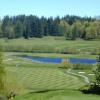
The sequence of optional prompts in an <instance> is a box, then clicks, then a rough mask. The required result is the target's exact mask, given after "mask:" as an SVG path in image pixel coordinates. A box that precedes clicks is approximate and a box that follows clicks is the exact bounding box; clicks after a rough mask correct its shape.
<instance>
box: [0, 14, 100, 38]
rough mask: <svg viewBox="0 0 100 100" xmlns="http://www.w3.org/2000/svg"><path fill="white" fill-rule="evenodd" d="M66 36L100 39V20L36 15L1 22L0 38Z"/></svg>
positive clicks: (16, 17)
mask: <svg viewBox="0 0 100 100" xmlns="http://www.w3.org/2000/svg"><path fill="white" fill-rule="evenodd" d="M48 35H49V36H65V37H66V39H71V40H75V39H77V38H82V39H86V40H89V39H97V38H99V39H100V20H97V19H96V18H91V17H80V16H74V15H73V16H70V15H66V16H64V17H62V18H60V17H59V16H57V17H55V18H53V17H49V18H46V17H44V16H42V17H41V18H39V17H37V16H34V15H29V16H25V15H18V16H12V17H10V16H5V17H4V18H3V19H2V20H0V38H8V39H13V38H20V37H24V38H25V39H28V38H32V37H38V38H42V37H43V36H48Z"/></svg>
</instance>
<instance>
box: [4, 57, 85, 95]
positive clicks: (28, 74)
mask: <svg viewBox="0 0 100 100" xmlns="http://www.w3.org/2000/svg"><path fill="white" fill-rule="evenodd" d="M15 60H16V61H15ZM27 62H28V61H27ZM27 62H25V61H24V60H21V61H20V60H19V59H16V58H13V60H12V61H10V62H9V61H8V62H6V65H7V66H8V67H6V68H5V70H6V76H7V79H6V83H7V87H8V90H9V85H12V87H11V88H10V89H11V90H13V91H16V92H18V93H19V92H23V93H24V91H25V92H26V91H27V92H35V91H41V90H42V91H45V90H59V89H62V90H63V89H79V88H80V87H81V86H83V85H84V82H82V81H80V80H79V79H78V78H77V77H75V76H71V75H68V74H67V73H66V74H65V73H64V72H63V70H61V69H59V68H57V67H59V66H60V65H58V64H50V65H49V66H48V64H42V63H40V64H39V63H33V62H31V61H30V62H31V63H30V64H28V63H29V62H28V63H27ZM55 66H57V67H55ZM70 83H72V84H70ZM78 83H80V84H78ZM18 89H19V90H18ZM11 90H10V91H11ZM21 90H22V91H21Z"/></svg>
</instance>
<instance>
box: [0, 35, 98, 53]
mask: <svg viewBox="0 0 100 100" xmlns="http://www.w3.org/2000/svg"><path fill="white" fill-rule="evenodd" d="M0 42H2V44H3V47H4V48H5V51H14V52H16V51H21V52H24V51H26V52H47V53H51V52H52V53H69V54H76V53H77V54H78V53H92V54H95V53H97V52H98V51H99V50H100V46H99V45H97V44H98V43H100V41H99V40H95V41H84V40H76V41H69V40H65V39H64V38H63V37H51V36H49V37H44V38H41V39H40V38H31V39H28V40H26V39H23V38H20V39H10V40H5V39H0Z"/></svg>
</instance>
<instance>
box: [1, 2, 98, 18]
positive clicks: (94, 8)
mask: <svg viewBox="0 0 100 100" xmlns="http://www.w3.org/2000/svg"><path fill="white" fill-rule="evenodd" d="M20 14H25V15H30V14H32V15H37V16H38V17H41V16H45V17H50V16H53V17H56V16H58V15H59V16H60V17H62V16H65V15H67V14H69V15H77V16H82V17H84V16H88V17H90V16H91V17H94V16H98V15H100V0H0V17H1V18H2V17H4V16H6V15H9V16H15V15H20Z"/></svg>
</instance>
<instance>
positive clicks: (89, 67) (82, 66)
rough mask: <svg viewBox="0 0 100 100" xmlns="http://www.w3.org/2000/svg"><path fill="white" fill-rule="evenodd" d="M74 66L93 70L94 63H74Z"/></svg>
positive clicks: (77, 68)
mask: <svg viewBox="0 0 100 100" xmlns="http://www.w3.org/2000/svg"><path fill="white" fill-rule="evenodd" d="M72 68H73V69H74V70H91V69H92V68H93V65H92V64H73V66H72Z"/></svg>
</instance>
